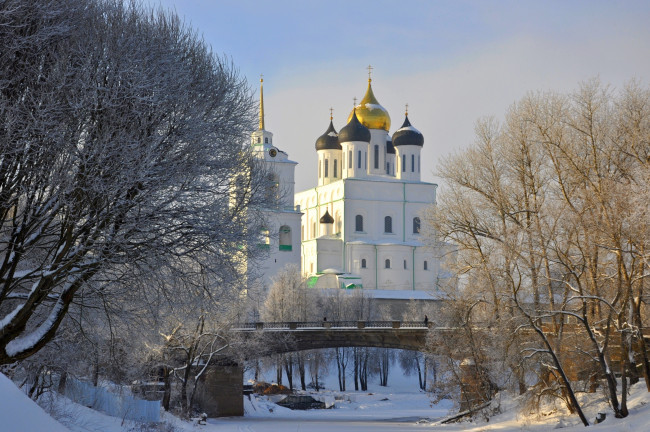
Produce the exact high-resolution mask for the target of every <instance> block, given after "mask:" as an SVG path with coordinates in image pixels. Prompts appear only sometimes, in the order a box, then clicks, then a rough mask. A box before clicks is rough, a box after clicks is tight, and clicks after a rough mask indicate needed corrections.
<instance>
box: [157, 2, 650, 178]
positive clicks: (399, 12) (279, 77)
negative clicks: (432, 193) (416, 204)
mask: <svg viewBox="0 0 650 432" xmlns="http://www.w3.org/2000/svg"><path fill="white" fill-rule="evenodd" d="M150 3H151V4H159V3H160V4H162V5H163V6H164V7H172V8H175V9H176V11H177V12H178V13H179V15H181V16H184V17H185V18H186V20H187V21H189V22H191V24H192V25H193V26H194V27H196V28H197V29H198V31H199V32H200V33H201V34H203V35H204V37H205V39H206V41H207V42H208V43H210V44H211V45H212V48H213V50H214V51H215V52H216V53H219V54H224V55H227V56H229V57H231V58H232V59H233V61H234V63H235V64H236V65H237V66H238V67H239V69H240V71H241V72H242V73H243V74H244V75H245V76H246V77H247V78H248V80H249V82H250V83H251V85H252V87H254V88H256V89H257V88H258V85H259V74H260V73H263V74H264V84H265V86H264V102H265V110H266V127H267V129H268V130H270V131H271V132H273V133H274V142H275V144H276V145H277V146H278V147H279V148H280V149H282V150H285V151H287V152H288V153H289V157H290V158H291V159H293V160H295V161H297V162H299V164H300V165H299V166H298V168H297V170H296V188H297V190H302V189H305V188H307V187H312V186H315V183H316V177H315V175H314V172H315V169H314V168H315V166H316V165H315V164H316V152H315V150H314V142H315V140H316V139H317V138H318V137H319V136H320V135H321V134H322V133H323V132H324V131H325V129H326V128H327V125H328V123H329V108H330V106H331V107H333V108H334V125H335V127H336V129H337V130H339V129H340V128H341V127H343V126H344V124H345V120H346V119H347V116H348V114H349V111H350V110H351V108H352V98H353V97H355V96H356V97H357V98H361V97H362V96H363V94H364V92H365V89H366V80H367V71H366V69H365V68H366V67H367V66H368V64H371V65H372V66H373V67H374V71H373V90H374V93H375V95H376V96H377V99H378V100H379V102H380V103H381V104H382V105H383V106H384V107H385V108H387V109H388V110H389V112H390V114H391V118H392V127H391V131H390V132H391V133H392V132H394V131H395V130H396V129H397V128H399V126H400V125H401V124H402V121H403V119H404V116H403V111H404V104H405V103H408V104H409V118H410V119H411V122H412V123H413V125H414V126H415V127H417V128H418V129H419V130H420V131H422V133H423V134H424V137H425V144H424V149H423V152H422V155H423V158H424V159H423V160H424V161H426V163H423V171H425V174H424V175H423V178H424V180H427V181H435V176H434V174H433V173H432V171H433V170H434V169H435V166H436V165H437V163H438V160H439V158H440V156H441V155H445V154H448V153H449V152H452V151H454V150H455V149H459V148H462V147H464V146H467V145H468V144H469V143H471V141H472V139H473V125H474V122H475V121H476V119H477V118H479V117H481V116H485V115H495V116H497V117H498V118H500V117H502V116H503V113H504V112H505V110H506V109H507V108H508V106H509V105H510V104H511V103H512V102H514V101H516V100H518V99H519V98H521V97H522V96H523V95H524V94H525V93H526V92H527V91H535V90H548V89H556V90H562V91H566V90H571V89H575V88H576V87H577V85H578V83H579V82H580V81H583V80H586V79H589V78H592V77H594V76H599V77H600V78H601V80H602V81H603V82H605V83H610V84H611V85H612V86H613V87H621V86H622V85H623V84H624V83H625V82H626V81H627V80H629V79H630V78H638V79H640V80H641V81H642V83H643V84H645V85H648V71H649V70H650V26H649V25H648V23H649V22H650V2H648V1H643V2H642V1H621V2H614V1H594V0H590V1H568V0H565V1H538V2H532V1H405V0H402V1H352V0H348V1H339V0H331V1H327V2H324V1H315V2H309V1H264V2H263V1H245V0H239V1H208V0H163V1H158V0H151V1H150Z"/></svg>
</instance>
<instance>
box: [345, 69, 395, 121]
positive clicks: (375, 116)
mask: <svg viewBox="0 0 650 432" xmlns="http://www.w3.org/2000/svg"><path fill="white" fill-rule="evenodd" d="M371 81H372V80H370V79H368V90H366V95H365V96H364V97H363V99H361V103H360V104H359V105H357V106H356V107H355V108H356V110H357V118H358V119H359V121H360V122H361V124H363V125H364V126H365V127H367V128H368V129H384V130H385V131H388V130H389V129H390V116H389V115H388V111H386V108H384V107H383V106H381V105H379V102H377V98H375V95H374V94H373V93H372V87H371V86H370V82H371ZM353 113H354V110H352V112H351V113H350V115H349V116H348V123H349V122H350V120H351V119H352V114H353Z"/></svg>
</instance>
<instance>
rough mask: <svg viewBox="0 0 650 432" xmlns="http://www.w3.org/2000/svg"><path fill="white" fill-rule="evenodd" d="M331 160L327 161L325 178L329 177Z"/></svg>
mask: <svg viewBox="0 0 650 432" xmlns="http://www.w3.org/2000/svg"><path fill="white" fill-rule="evenodd" d="M329 161H330V160H329V159H325V177H329V169H328V168H329Z"/></svg>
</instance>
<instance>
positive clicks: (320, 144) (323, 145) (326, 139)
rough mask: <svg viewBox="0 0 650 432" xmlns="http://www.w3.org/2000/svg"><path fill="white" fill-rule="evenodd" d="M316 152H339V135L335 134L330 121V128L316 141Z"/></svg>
mask: <svg viewBox="0 0 650 432" xmlns="http://www.w3.org/2000/svg"><path fill="white" fill-rule="evenodd" d="M316 150H341V144H339V134H337V133H336V129H334V125H333V124H332V121H331V120H330V127H328V128H327V130H326V131H325V133H324V134H323V135H321V136H320V137H318V139H317V140H316Z"/></svg>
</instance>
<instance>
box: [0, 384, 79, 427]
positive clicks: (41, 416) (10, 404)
mask: <svg viewBox="0 0 650 432" xmlns="http://www.w3.org/2000/svg"><path fill="white" fill-rule="evenodd" d="M20 431H30V432H70V430H69V429H66V428H65V427H63V425H61V424H60V423H59V422H57V421H56V420H54V419H53V418H52V417H50V416H49V415H47V413H46V412H45V411H43V408H41V407H39V406H38V405H37V404H36V402H34V401H33V400H31V399H30V398H28V397H27V395H26V394H25V393H23V392H22V391H21V390H20V389H19V388H18V387H16V385H15V384H14V383H13V381H11V380H10V379H9V378H7V377H6V376H4V375H3V374H0V432H20Z"/></svg>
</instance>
